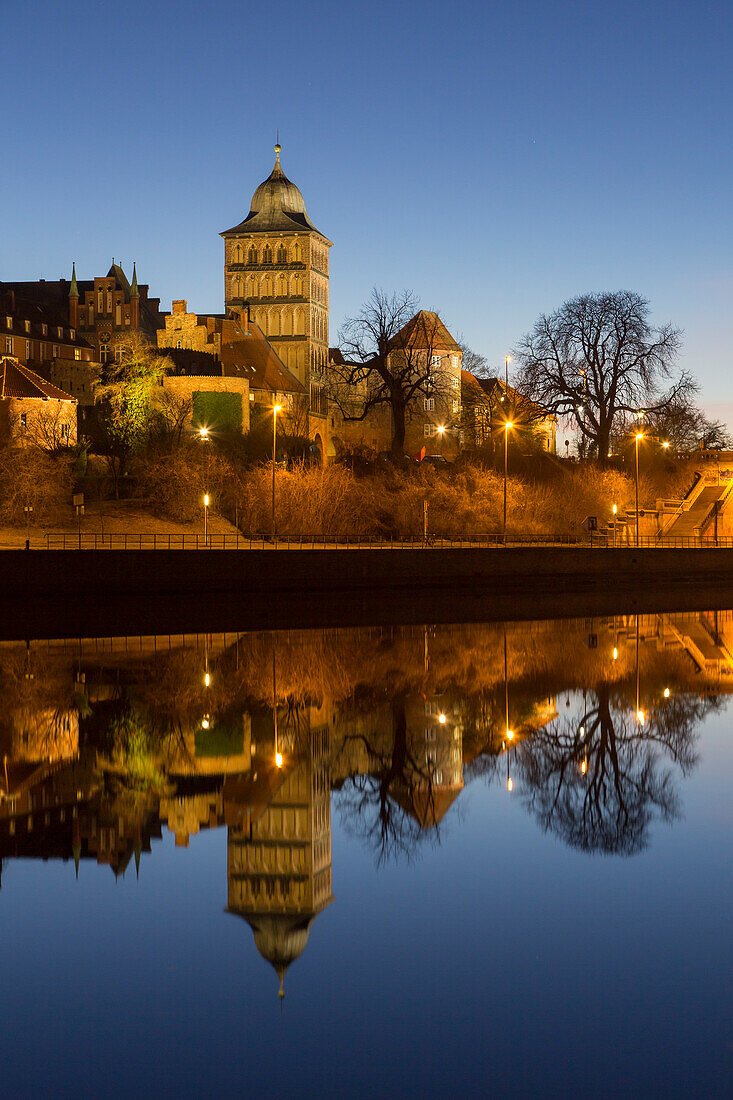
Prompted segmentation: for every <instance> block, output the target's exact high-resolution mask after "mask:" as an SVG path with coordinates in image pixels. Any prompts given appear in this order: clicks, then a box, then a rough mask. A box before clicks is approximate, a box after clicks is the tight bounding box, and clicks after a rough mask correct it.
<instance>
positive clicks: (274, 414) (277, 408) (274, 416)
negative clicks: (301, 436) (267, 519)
mask: <svg viewBox="0 0 733 1100" xmlns="http://www.w3.org/2000/svg"><path fill="white" fill-rule="evenodd" d="M281 409H282V405H273V406H272V539H273V542H274V541H275V457H276V456H275V448H276V446H277V414H278V413H279V412H280V410H281Z"/></svg>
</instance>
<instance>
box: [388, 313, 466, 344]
mask: <svg viewBox="0 0 733 1100" xmlns="http://www.w3.org/2000/svg"><path fill="white" fill-rule="evenodd" d="M390 346H391V347H394V348H404V347H413V348H427V349H428V350H430V349H436V350H441V351H457V352H460V350H461V348H460V345H459V344H457V343H456V341H455V340H454V339H453V337H452V336H451V334H450V333H449V332H448V329H447V328H446V327H445V325H444V324H443V322H442V321H441V319H440V317H439V316H438V314H437V313H433V312H432V311H431V310H429V309H421V310H419V312H418V313H416V314H415V316H414V317H412V318H410V320H409V321H408V322H407V324H406V325H403V326H402V328H401V329H400V331H399V332H398V333H397V335H396V336H394V337H393V339H392V340H391V342H390Z"/></svg>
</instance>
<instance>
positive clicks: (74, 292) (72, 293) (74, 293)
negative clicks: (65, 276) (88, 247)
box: [69, 263, 79, 298]
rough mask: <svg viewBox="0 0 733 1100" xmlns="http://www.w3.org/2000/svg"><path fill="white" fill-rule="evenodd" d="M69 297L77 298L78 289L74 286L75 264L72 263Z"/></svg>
mask: <svg viewBox="0 0 733 1100" xmlns="http://www.w3.org/2000/svg"><path fill="white" fill-rule="evenodd" d="M69 297H70V298H78V297H79V287H78V286H77V285H76V263H72V265H71V286H70V288H69Z"/></svg>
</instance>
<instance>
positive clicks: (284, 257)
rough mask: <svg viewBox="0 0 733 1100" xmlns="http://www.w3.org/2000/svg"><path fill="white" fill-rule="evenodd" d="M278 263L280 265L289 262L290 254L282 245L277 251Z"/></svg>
mask: <svg viewBox="0 0 733 1100" xmlns="http://www.w3.org/2000/svg"><path fill="white" fill-rule="evenodd" d="M277 262H278V263H279V264H286V263H287V262H288V254H287V251H286V249H285V247H284V245H280V247H279V248H278V250H277Z"/></svg>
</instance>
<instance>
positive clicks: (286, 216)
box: [221, 145, 318, 237]
mask: <svg viewBox="0 0 733 1100" xmlns="http://www.w3.org/2000/svg"><path fill="white" fill-rule="evenodd" d="M298 229H300V230H303V229H314V230H316V232H318V230H317V229H316V227H315V225H313V222H312V221H311V220H310V218H309V217H308V214H307V212H306V209H305V199H304V198H303V195H302V194H301V192H300V190H299V188H297V187H296V186H295V184H294V183H293V182H292V181H291V180H289V179H288V177H287V176H286V175H285V173H284V172H283V170H282V166H281V164H280V146H279V145H276V146H275V165H274V167H273V169H272V171H271V172H270V175H269V176H268V177H267V179H266V180H263V182H262V183H261V184H260V185H259V187H258V188H257V190H256V191H255V193H254V195H253V196H252V202H251V204H250V211H249V214H248V215H247V217H246V218H245V219H244V221H243V222H240V223H239V225H235V226H234V227H233V228H232V229H226V230H225V231H224V232H223V233H222V234H221V236H222V237H227V236H229V235H230V234H231V235H236V234H238V233H270V232H272V231H275V232H278V231H280V232H283V231H285V232H288V231H289V232H292V231H293V230H298Z"/></svg>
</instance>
